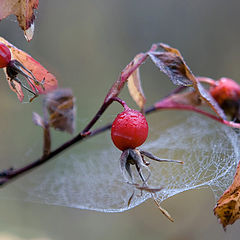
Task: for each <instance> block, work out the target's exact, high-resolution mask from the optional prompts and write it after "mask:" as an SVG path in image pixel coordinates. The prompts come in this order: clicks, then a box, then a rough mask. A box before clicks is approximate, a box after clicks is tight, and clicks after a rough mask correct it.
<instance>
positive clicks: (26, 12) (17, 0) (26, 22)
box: [0, 0, 39, 41]
mask: <svg viewBox="0 0 240 240" xmlns="http://www.w3.org/2000/svg"><path fill="white" fill-rule="evenodd" d="M38 3H39V0H0V20H2V19H4V18H6V17H7V16H9V15H11V14H14V15H16V17H17V20H18V23H19V26H20V27H21V28H22V30H23V31H24V34H25V37H26V39H27V40H28V41H30V40H31V39H32V37H33V31H34V19H35V16H34V10H35V9H37V8H38Z"/></svg>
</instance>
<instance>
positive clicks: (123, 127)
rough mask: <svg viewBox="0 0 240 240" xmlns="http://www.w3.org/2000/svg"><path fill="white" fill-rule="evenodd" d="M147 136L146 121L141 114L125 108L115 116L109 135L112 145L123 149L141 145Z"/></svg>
mask: <svg viewBox="0 0 240 240" xmlns="http://www.w3.org/2000/svg"><path fill="white" fill-rule="evenodd" d="M147 136H148V123H147V120H146V118H145V117H144V115H143V114H141V113H140V112H138V111H136V110H132V109H129V108H128V109H126V110H125V111H123V112H121V113H119V114H118V115H117V117H116V118H115V120H114V122H113V124H112V129H111V137H112V140H113V143H114V145H115V146H116V147H117V148H118V149H120V150H122V151H124V150H126V149H129V148H131V149H134V148H136V147H138V146H140V145H142V144H143V143H144V142H145V140H146V139H147Z"/></svg>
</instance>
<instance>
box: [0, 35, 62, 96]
mask: <svg viewBox="0 0 240 240" xmlns="http://www.w3.org/2000/svg"><path fill="white" fill-rule="evenodd" d="M0 42H1V43H4V44H5V45H6V46H7V47H8V48H9V49H10V51H11V54H12V59H15V60H17V61H19V62H20V63H21V64H22V65H23V66H24V67H25V68H27V69H28V70H29V71H31V72H32V74H33V75H34V77H35V78H36V79H37V80H38V81H39V82H42V81H43V80H44V83H43V86H44V89H43V88H42V86H40V85H37V84H34V86H32V85H31V84H29V85H30V87H31V88H32V90H33V92H35V88H36V89H37V90H38V94H46V93H48V92H51V91H53V90H55V89H56V88H57V85H58V82H57V79H56V77H55V76H54V75H53V74H51V73H50V72H48V70H47V69H45V68H44V67H43V66H42V65H41V64H40V63H39V62H37V61H36V60H35V59H34V58H32V57H31V56H30V55H29V54H27V53H26V52H24V51H22V50H20V49H18V48H17V47H15V46H14V45H12V44H11V43H9V42H8V41H7V40H5V39H4V38H2V37H0ZM23 71H24V70H23ZM25 72H26V71H25ZM5 73H6V71H5ZM26 73H27V72H26ZM6 78H7V80H8V83H9V86H10V88H11V89H12V90H13V91H14V92H15V93H16V94H17V96H18V99H19V100H20V101H22V100H23V98H24V95H23V92H22V90H21V86H20V85H19V84H18V83H16V82H14V84H15V86H16V90H15V89H14V88H13V86H12V81H10V79H9V78H8V76H7V75H6Z"/></svg>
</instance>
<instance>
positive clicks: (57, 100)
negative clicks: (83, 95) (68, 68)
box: [44, 89, 76, 134]
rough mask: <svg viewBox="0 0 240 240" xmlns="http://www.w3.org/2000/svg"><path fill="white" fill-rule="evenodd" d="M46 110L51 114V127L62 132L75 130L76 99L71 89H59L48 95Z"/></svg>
mask: <svg viewBox="0 0 240 240" xmlns="http://www.w3.org/2000/svg"><path fill="white" fill-rule="evenodd" d="M44 108H45V109H47V110H48V113H49V125H50V126H51V127H53V128H55V129H58V130H60V131H66V132H68V133H71V134H72V133H73V132H74V130H75V117H76V116H75V115H76V108H75V98H74V97H73V95H72V90H71V89H57V90H56V91H54V92H51V93H49V94H47V95H46V99H45V104H44Z"/></svg>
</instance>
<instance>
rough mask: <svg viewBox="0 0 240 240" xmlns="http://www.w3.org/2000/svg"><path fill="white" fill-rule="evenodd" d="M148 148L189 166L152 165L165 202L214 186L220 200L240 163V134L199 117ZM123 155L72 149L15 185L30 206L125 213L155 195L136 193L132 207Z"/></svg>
mask: <svg viewBox="0 0 240 240" xmlns="http://www.w3.org/2000/svg"><path fill="white" fill-rule="evenodd" d="M157 134H158V133H156V134H155V136H157ZM104 136H105V137H106V136H108V135H107V134H106V135H104V134H103V135H102V137H101V140H102V141H104V138H105V137H104ZM108 137H109V136H108ZM106 138H107V137H106ZM142 149H143V150H147V151H151V152H153V153H154V154H155V155H157V156H160V157H162V158H169V159H178V160H182V161H184V164H183V165H181V164H175V163H158V162H154V161H151V164H150V169H151V172H152V174H151V177H150V179H149V185H150V186H151V187H164V188H163V190H161V191H160V192H158V193H157V198H158V200H159V201H163V200H165V199H167V198H169V197H171V196H173V195H175V194H177V193H181V192H183V191H187V190H190V189H198V188H204V187H210V188H211V189H212V190H213V192H214V195H215V196H216V197H219V196H220V194H222V193H223V192H224V190H225V189H226V188H227V187H228V186H229V185H230V184H231V181H232V179H233V176H234V172H235V168H236V165H237V162H238V160H239V139H238V134H237V132H236V131H234V130H233V129H230V128H229V127H226V126H223V125H221V124H218V123H216V122H214V121H212V120H209V119H206V118H202V117H199V116H194V117H189V118H188V119H186V121H184V122H182V123H179V124H177V125H175V126H173V127H172V128H169V129H166V130H165V131H161V133H159V136H157V137H156V138H155V139H154V140H151V141H150V140H148V141H147V142H146V143H145V144H144V145H143V146H142ZM120 154H121V153H120V151H118V150H117V149H115V148H114V147H113V146H112V147H109V148H108V149H102V150H99V151H91V152H89V153H72V151H71V150H69V151H67V152H65V153H64V154H63V155H62V156H61V157H58V158H57V159H56V160H54V161H52V162H50V163H48V164H46V165H45V166H43V167H41V168H39V169H38V170H35V171H34V172H32V173H31V174H29V175H26V176H24V177H23V178H22V179H19V180H18V181H16V182H15V183H14V184H12V185H13V187H15V188H18V189H20V190H21V191H22V193H23V194H22V195H21V197H22V198H23V199H24V200H26V201H32V202H40V203H46V204H52V205H62V206H68V207H74V208H80V209H91V210H97V211H104V212H121V211H125V210H127V209H129V208H133V207H135V206H137V205H139V204H141V203H142V202H144V201H145V200H146V199H148V198H150V197H151V194H150V193H147V192H144V191H143V192H142V194H141V192H140V191H139V190H136V191H135V194H134V196H133V198H132V200H131V203H130V206H128V201H129V198H130V197H131V196H132V193H133V186H131V185H129V184H128V183H126V182H125V180H124V178H123V176H122V174H121V171H120V164H119V157H120ZM9 187H10V185H9Z"/></svg>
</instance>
